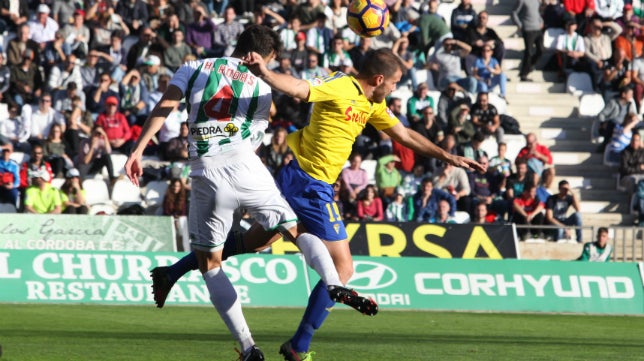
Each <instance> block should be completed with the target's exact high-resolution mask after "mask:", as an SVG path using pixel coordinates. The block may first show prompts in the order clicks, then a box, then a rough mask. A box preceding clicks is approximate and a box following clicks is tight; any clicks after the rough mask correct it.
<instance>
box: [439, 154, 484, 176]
mask: <svg viewBox="0 0 644 361" xmlns="http://www.w3.org/2000/svg"><path fill="white" fill-rule="evenodd" d="M447 161H448V163H450V164H451V165H453V166H455V167H459V168H464V169H466V170H474V171H477V172H487V165H482V164H481V163H479V162H477V161H475V160H472V159H469V158H465V157H461V156H456V155H454V156H452V157H451V158H450V159H448V160H447Z"/></svg>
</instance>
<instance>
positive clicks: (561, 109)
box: [508, 95, 575, 119]
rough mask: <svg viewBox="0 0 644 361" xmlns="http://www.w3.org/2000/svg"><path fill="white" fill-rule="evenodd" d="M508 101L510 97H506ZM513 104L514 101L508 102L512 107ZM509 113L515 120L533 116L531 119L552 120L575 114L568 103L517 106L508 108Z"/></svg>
mask: <svg viewBox="0 0 644 361" xmlns="http://www.w3.org/2000/svg"><path fill="white" fill-rule="evenodd" d="M508 98H509V99H513V98H510V96H509V95H508ZM513 103H514V100H512V101H511V102H510V104H511V105H512V104H513ZM508 110H509V111H511V113H512V115H513V116H514V117H516V118H517V119H520V118H522V117H525V116H533V117H543V118H552V117H559V118H563V117H570V116H572V115H574V114H575V110H574V109H573V108H572V107H571V104H570V103H568V104H566V103H565V102H562V103H550V102H543V103H541V102H539V103H537V102H533V103H532V104H531V105H528V104H526V105H524V106H518V107H511V108H510V107H509V108H508Z"/></svg>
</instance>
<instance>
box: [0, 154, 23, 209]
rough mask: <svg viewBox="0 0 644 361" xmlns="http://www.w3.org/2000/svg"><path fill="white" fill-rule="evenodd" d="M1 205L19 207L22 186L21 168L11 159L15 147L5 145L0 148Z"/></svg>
mask: <svg viewBox="0 0 644 361" xmlns="http://www.w3.org/2000/svg"><path fill="white" fill-rule="evenodd" d="M0 150H1V151H2V156H0V203H9V204H13V205H14V206H16V207H17V206H18V197H19V195H20V194H19V192H18V187H19V186H20V166H19V165H18V163H16V161H15V160H13V159H11V153H13V146H12V145H11V144H5V145H1V146H0Z"/></svg>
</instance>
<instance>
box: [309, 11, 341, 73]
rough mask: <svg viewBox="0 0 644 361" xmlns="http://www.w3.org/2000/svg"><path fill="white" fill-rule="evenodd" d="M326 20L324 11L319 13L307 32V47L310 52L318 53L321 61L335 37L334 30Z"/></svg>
mask: <svg viewBox="0 0 644 361" xmlns="http://www.w3.org/2000/svg"><path fill="white" fill-rule="evenodd" d="M326 20H327V17H326V15H325V14H324V12H320V13H317V15H316V16H315V22H314V23H313V26H312V27H310V28H308V30H307V33H306V48H307V50H308V51H309V53H313V54H316V55H317V56H318V60H319V61H320V62H321V61H322V59H323V56H324V53H326V52H328V51H329V50H330V48H331V39H332V38H333V30H332V29H329V28H327V27H326ZM302 23H304V21H302Z"/></svg>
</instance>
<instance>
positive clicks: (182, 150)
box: [160, 121, 190, 162]
mask: <svg viewBox="0 0 644 361" xmlns="http://www.w3.org/2000/svg"><path fill="white" fill-rule="evenodd" d="M189 132H190V129H188V122H186V121H183V122H182V123H181V128H180V130H179V135H178V136H177V137H174V138H172V139H170V141H168V144H167V145H166V146H165V150H163V148H164V147H163V146H161V147H160V153H161V155H162V157H163V155H165V158H162V159H165V160H168V161H170V162H177V161H185V160H188V133H189Z"/></svg>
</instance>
